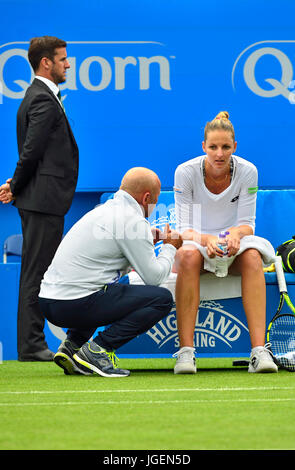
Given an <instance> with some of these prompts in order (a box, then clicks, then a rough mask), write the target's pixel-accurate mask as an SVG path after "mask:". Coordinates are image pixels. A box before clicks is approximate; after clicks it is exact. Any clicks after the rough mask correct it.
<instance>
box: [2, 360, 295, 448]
mask: <svg viewBox="0 0 295 470" xmlns="http://www.w3.org/2000/svg"><path fill="white" fill-rule="evenodd" d="M173 365H174V360H173V359H129V358H124V359H121V360H120V363H119V366H120V367H123V368H129V369H130V370H131V376H130V377H126V378H118V379H110V378H102V377H98V376H95V377H82V376H65V375H64V374H63V371H62V370H61V369H59V368H58V367H57V366H56V365H55V364H54V363H20V362H18V361H4V362H3V363H2V364H1V365H0V449H1V450H3V449H5V450H21V449H28V450H29V449H31V450H38V449H39V450H81V449H85V450H89V449H91V450H162V451H163V450H265V449H276V450H282V449H288V450H291V449H295V430H294V429H295V427H294V422H295V374H293V373H292V372H288V371H283V370H280V371H279V373H278V374H249V373H248V372H247V369H246V368H241V367H240V368H237V367H232V358H226V359H224V358H222V359H198V372H197V374H196V375H174V374H173ZM273 436H275V439H274V437H273Z"/></svg>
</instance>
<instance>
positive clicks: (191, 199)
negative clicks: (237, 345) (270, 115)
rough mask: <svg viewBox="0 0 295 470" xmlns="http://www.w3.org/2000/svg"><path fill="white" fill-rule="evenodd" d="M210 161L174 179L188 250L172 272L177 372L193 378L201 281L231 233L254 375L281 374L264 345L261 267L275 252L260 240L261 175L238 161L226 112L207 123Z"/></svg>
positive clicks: (185, 166)
mask: <svg viewBox="0 0 295 470" xmlns="http://www.w3.org/2000/svg"><path fill="white" fill-rule="evenodd" d="M202 146H203V151H204V155H202V156H199V157H196V158H193V159H191V160H189V161H187V162H185V163H182V164H181V165H179V166H178V167H177V169H176V172H175V187H174V192H175V209H176V225H177V230H178V231H179V232H180V233H181V234H182V237H183V239H184V240H185V241H184V244H183V246H182V248H180V249H179V250H178V251H177V254H176V258H175V265H174V271H175V272H177V273H178V274H177V281H176V291H175V295H176V311H177V325H178V334H179V340H180V350H179V351H178V352H177V353H176V357H177V361H176V364H175V367H174V373H176V374H181V373H195V372H196V364H195V349H194V342H193V341H194V329H195V323H196V315H197V310H198V306H199V301H200V275H201V274H203V273H205V272H213V273H216V270H217V268H218V264H219V261H220V260H221V256H222V254H223V253H222V251H221V250H220V249H219V248H218V244H217V243H218V234H219V233H220V232H222V231H227V232H228V234H227V238H226V240H227V251H228V254H227V257H226V258H223V262H224V263H226V270H228V273H230V274H235V275H241V283H242V284H241V288H242V299H243V307H244V310H245V314H246V318H247V323H248V329H249V333H250V341H251V355H250V363H249V369H248V371H249V372H277V371H278V368H277V365H276V364H275V363H274V361H273V356H272V354H271V352H270V350H269V349H268V348H267V346H266V345H265V328H266V286H265V278H264V271H263V262H265V263H266V264H270V263H271V262H272V261H273V259H272V257H273V255H274V250H273V247H272V246H271V244H270V243H269V242H268V241H267V240H266V239H264V238H261V237H257V236H255V235H254V229H255V213H256V197H257V181H258V177H257V169H256V167H255V166H254V165H253V164H252V163H250V162H248V161H246V160H245V159H243V158H241V157H238V156H236V155H234V152H235V151H236V147H237V142H236V140H235V132H234V128H233V125H232V123H231V122H230V120H229V114H228V113H227V112H221V113H219V114H218V115H217V116H216V118H215V119H213V121H211V122H208V123H207V125H206V127H205V132H204V142H203V143H202Z"/></svg>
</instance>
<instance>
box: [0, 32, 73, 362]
mask: <svg viewBox="0 0 295 470" xmlns="http://www.w3.org/2000/svg"><path fill="white" fill-rule="evenodd" d="M66 46H67V44H66V42H65V41H63V40H60V39H58V38H55V37H51V36H43V37H38V38H33V39H32V40H31V42H30V47H29V51H28V57H29V61H30V64H31V66H32V68H33V70H34V72H35V75H36V77H35V79H34V81H33V83H32V84H31V86H30V87H29V88H28V90H27V91H26V94H25V97H24V99H23V101H22V103H21V105H20V107H19V110H18V113H17V142H18V151H19V160H18V162H17V165H16V169H15V172H14V175H13V177H12V178H9V179H8V180H7V181H6V183H5V184H3V185H2V186H1V187H0V201H2V202H3V203H8V202H11V201H12V200H14V205H15V206H16V207H17V208H18V211H19V215H20V217H21V223H22V232H23V252H22V267H21V277H20V289H19V306H18V324H17V329H18V359H19V360H20V361H51V360H53V356H54V354H53V352H52V351H50V350H49V349H48V345H47V343H46V341H45V335H44V332H43V329H44V317H43V315H42V313H41V311H40V308H39V303H38V294H39V289H40V283H41V280H42V278H43V275H44V273H45V271H46V270H47V268H48V266H49V265H50V263H51V261H52V258H53V256H54V254H55V251H56V249H57V247H58V245H59V243H60V241H61V239H62V234H63V228H64V215H65V214H66V213H67V211H68V210H69V207H70V205H71V203H72V199H73V196H74V193H75V188H76V184H77V178H78V147H77V144H76V141H75V138H74V136H73V133H72V130H71V128H70V125H69V122H68V120H67V117H66V114H65V112H64V108H63V104H62V102H61V98H60V92H59V88H58V84H59V83H63V82H64V81H65V80H66V71H67V69H68V68H69V67H70V64H69V62H68V59H67V52H66Z"/></svg>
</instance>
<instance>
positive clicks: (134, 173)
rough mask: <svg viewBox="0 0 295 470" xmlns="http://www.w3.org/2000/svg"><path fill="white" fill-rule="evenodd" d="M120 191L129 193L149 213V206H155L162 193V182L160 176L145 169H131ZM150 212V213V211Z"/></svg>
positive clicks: (124, 178) (125, 176) (123, 180)
mask: <svg viewBox="0 0 295 470" xmlns="http://www.w3.org/2000/svg"><path fill="white" fill-rule="evenodd" d="M120 189H123V190H124V191H126V192H127V193H129V194H130V195H131V196H132V197H133V198H134V199H135V200H136V201H137V202H138V203H139V204H141V205H142V206H143V207H144V209H145V212H146V213H147V206H148V205H155V204H156V203H157V201H158V197H159V194H160V191H161V182H160V179H159V177H158V175H157V174H156V173H155V172H154V171H152V170H150V169H148V168H143V167H135V168H131V169H130V170H128V171H127V173H126V174H125V175H124V177H123V179H122V182H121V186H120ZM148 212H150V211H148Z"/></svg>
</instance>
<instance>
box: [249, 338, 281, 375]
mask: <svg viewBox="0 0 295 470" xmlns="http://www.w3.org/2000/svg"><path fill="white" fill-rule="evenodd" d="M269 346H270V344H269V343H267V344H266V345H265V346H258V347H256V348H253V349H252V352H251V356H250V362H249V368H248V372H278V366H277V365H276V364H275V362H274V360H273V354H272V352H271V351H270V349H269Z"/></svg>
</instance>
